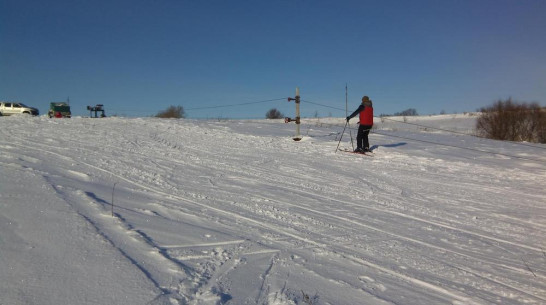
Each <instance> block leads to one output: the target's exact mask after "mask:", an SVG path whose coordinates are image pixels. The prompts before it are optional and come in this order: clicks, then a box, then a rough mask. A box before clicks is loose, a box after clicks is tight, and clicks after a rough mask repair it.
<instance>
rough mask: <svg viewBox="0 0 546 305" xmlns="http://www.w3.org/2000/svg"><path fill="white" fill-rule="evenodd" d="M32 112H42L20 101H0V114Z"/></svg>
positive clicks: (34, 113)
mask: <svg viewBox="0 0 546 305" xmlns="http://www.w3.org/2000/svg"><path fill="white" fill-rule="evenodd" d="M22 113H25V114H31V115H38V114H40V112H39V111H38V109H36V108H34V107H29V106H27V105H25V104H23V103H19V102H0V115H13V114H22Z"/></svg>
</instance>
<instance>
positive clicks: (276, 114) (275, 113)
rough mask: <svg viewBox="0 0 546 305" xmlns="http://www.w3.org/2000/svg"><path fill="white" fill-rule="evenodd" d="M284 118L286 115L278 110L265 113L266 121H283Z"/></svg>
mask: <svg viewBox="0 0 546 305" xmlns="http://www.w3.org/2000/svg"><path fill="white" fill-rule="evenodd" d="M283 117H284V114H282V113H281V112H280V111H279V110H277V108H271V109H269V111H268V112H266V113H265V118H266V119H281V118H283Z"/></svg>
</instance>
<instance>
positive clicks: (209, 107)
mask: <svg viewBox="0 0 546 305" xmlns="http://www.w3.org/2000/svg"><path fill="white" fill-rule="evenodd" d="M280 100H286V97H283V98H276V99H270V100H263V101H256V102H246V103H238V104H229V105H216V106H205V107H193V108H186V109H185V110H202V109H215V108H227V107H236V106H245V105H252V104H261V103H269V102H275V101H280Z"/></svg>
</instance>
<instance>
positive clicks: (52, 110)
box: [47, 102, 72, 118]
mask: <svg viewBox="0 0 546 305" xmlns="http://www.w3.org/2000/svg"><path fill="white" fill-rule="evenodd" d="M47 115H48V116H49V117H50V118H52V117H56V118H69V117H71V116H72V113H71V112H70V105H68V104H67V103H63V102H61V103H50V104H49V111H48V112H47Z"/></svg>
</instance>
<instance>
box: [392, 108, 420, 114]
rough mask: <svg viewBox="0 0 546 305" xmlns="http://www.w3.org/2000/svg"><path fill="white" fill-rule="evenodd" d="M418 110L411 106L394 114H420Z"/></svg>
mask: <svg viewBox="0 0 546 305" xmlns="http://www.w3.org/2000/svg"><path fill="white" fill-rule="evenodd" d="M418 115H419V114H417V110H416V109H415V108H409V109H406V110H404V111H402V112H397V113H395V114H394V116H418Z"/></svg>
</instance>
